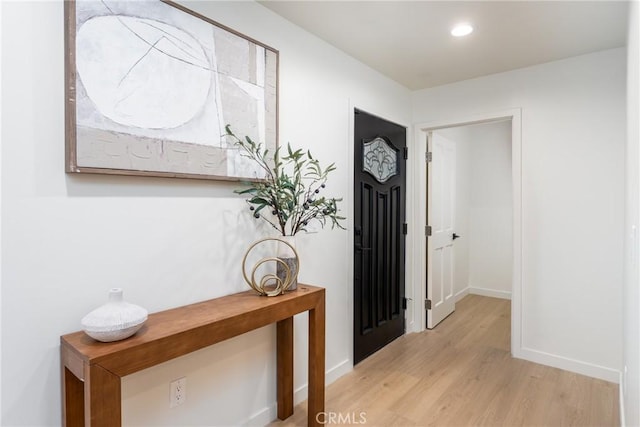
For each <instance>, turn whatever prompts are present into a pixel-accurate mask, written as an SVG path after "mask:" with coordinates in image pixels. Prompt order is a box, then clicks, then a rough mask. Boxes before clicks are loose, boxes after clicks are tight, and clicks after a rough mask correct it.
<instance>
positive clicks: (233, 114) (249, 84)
mask: <svg viewBox="0 0 640 427" xmlns="http://www.w3.org/2000/svg"><path fill="white" fill-rule="evenodd" d="M65 55H66V61H65V67H66V69H65V79H66V82H65V83H66V93H65V94H66V111H65V113H66V171H67V172H69V173H101V174H118V175H138V176H158V177H178V178H197V179H215V180H227V181H247V180H260V179H262V178H264V177H263V175H262V172H261V171H260V170H258V169H257V168H256V165H255V164H254V162H252V161H251V160H250V159H247V158H246V157H245V156H243V155H242V153H241V151H239V150H238V148H237V147H236V146H235V145H234V144H233V143H231V142H229V141H227V138H225V137H224V134H225V129H224V127H225V126H226V125H227V124H229V125H231V127H232V129H233V131H234V133H235V134H237V135H242V136H245V135H247V136H249V137H251V138H252V139H253V140H255V141H258V142H260V143H263V144H264V145H265V147H266V148H269V149H274V148H275V147H276V146H277V141H278V57H279V53H278V51H277V50H275V49H273V48H271V47H269V46H267V45H264V44H262V43H260V42H258V41H256V40H254V39H252V38H249V37H247V36H245V35H243V34H240V33H238V32H236V31H234V30H232V29H230V28H228V27H226V26H224V25H221V24H219V23H217V22H215V21H213V20H211V19H209V18H207V17H205V16H202V15H200V14H198V13H196V12H193V11H191V10H189V9H187V8H185V7H183V6H181V5H178V4H176V3H173V2H171V1H167V0H155V1H145V2H132V1H126V2H123V1H111V0H101V1H95V0H92V1H84V0H70V1H65Z"/></svg>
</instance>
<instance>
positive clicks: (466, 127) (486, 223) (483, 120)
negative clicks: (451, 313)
mask: <svg viewBox="0 0 640 427" xmlns="http://www.w3.org/2000/svg"><path fill="white" fill-rule="evenodd" d="M520 129H521V112H520V110H519V109H514V110H509V111H503V112H498V113H493V114H485V115H481V116H474V117H469V118H463V119H460V120H450V121H447V120H443V121H440V122H433V123H425V124H419V125H417V126H416V134H415V136H416V139H415V141H416V149H417V151H418V156H416V157H417V158H421V159H420V160H422V161H421V162H419V163H416V164H415V165H414V179H415V182H416V185H415V190H414V191H415V193H414V194H415V196H416V198H417V199H418V200H417V203H416V208H415V209H414V214H415V217H414V221H415V223H416V224H417V225H418V228H421V227H422V226H424V228H425V233H424V234H425V235H424V236H418V238H416V239H415V240H414V246H413V248H414V254H415V255H414V256H415V258H414V271H413V274H414V275H415V277H416V278H417V279H418V280H416V281H415V282H414V287H413V289H412V291H413V295H414V296H415V300H417V301H418V302H419V301H424V302H425V309H424V310H422V309H421V307H420V306H417V307H416V310H415V311H414V313H415V321H414V325H415V327H414V331H415V332H420V331H422V330H424V329H425V328H426V327H427V324H428V321H429V319H428V317H429V311H428V309H427V308H428V307H429V303H431V307H432V308H433V307H434V306H435V302H434V301H433V300H431V301H430V298H432V297H433V296H434V295H433V293H432V292H433V286H434V283H433V281H432V279H433V273H437V275H440V277H442V276H441V275H442V268H443V266H444V267H446V268H452V270H451V276H450V278H449V279H448V280H450V281H449V282H447V281H444V282H443V283H444V284H446V285H448V289H446V290H443V288H442V284H443V283H436V286H439V290H440V292H441V295H440V296H438V295H435V297H440V298H441V299H444V298H445V297H448V298H449V299H451V300H452V302H454V303H455V300H456V299H458V300H460V299H461V298H463V297H464V296H465V295H467V294H468V293H474V294H480V295H486V296H492V297H500V298H505V299H508V298H509V297H510V299H511V353H512V355H513V356H514V357H519V354H520V350H521V348H522V345H521V330H520V327H521V316H522V313H521V308H520V307H521V289H522V280H521V246H522V243H521V229H522V225H521V223H522V212H521V204H522V203H521V199H522V195H521V182H522V176H521V139H520V134H521V133H520ZM474 133H475V136H474ZM434 134H435V135H436V137H437V138H445V139H448V140H455V139H458V140H460V141H462V142H460V143H459V144H456V146H459V148H460V150H459V152H460V154H461V155H462V157H461V159H459V163H461V164H463V165H464V164H467V165H469V164H470V163H471V162H474V166H475V167H476V170H475V171H473V170H471V169H469V168H467V170H466V171H464V172H463V173H462V175H461V176H457V175H458V174H456V176H454V177H453V178H452V179H453V180H454V184H453V185H454V186H455V187H462V188H461V189H460V188H457V189H459V190H460V191H461V194H459V195H458V196H456V198H455V199H453V202H452V203H453V204H454V206H455V205H456V204H457V205H462V207H463V208H464V205H465V203H466V205H467V206H466V208H467V211H466V212H465V213H466V223H465V221H461V218H458V221H454V222H453V223H452V224H451V225H452V227H453V228H457V229H456V230H454V229H451V230H447V233H450V234H449V235H448V236H447V238H448V240H449V241H450V242H453V241H455V242H454V243H453V247H452V248H451V254H452V255H453V261H452V262H451V263H449V264H447V262H449V261H448V260H447V258H446V257H440V258H436V260H437V262H439V263H440V264H439V266H438V265H436V266H434V265H433V259H434V258H433V249H434V248H433V243H432V242H431V240H432V237H427V234H428V232H429V229H428V227H427V226H431V227H432V228H431V233H432V236H433V233H434V228H433V225H432V224H431V223H430V221H431V220H432V217H430V216H429V215H428V214H429V213H432V212H429V210H430V208H432V207H433V205H431V206H430V205H429V204H428V203H429V198H430V197H431V196H433V193H434V192H435V191H432V194H430V195H429V193H428V184H429V181H428V178H429V174H430V173H431V172H433V170H432V171H431V172H430V171H429V167H431V165H432V163H430V164H429V166H425V164H426V163H425V159H426V158H427V153H428V152H429V151H428V148H429V145H430V144H431V145H433V138H434ZM465 134H466V135H465ZM492 134H493V137H494V138H492V137H491V135H492ZM499 135H502V136H503V137H504V138H499V137H498V138H495V137H496V136H499ZM509 137H510V138H509ZM483 138H484V139H486V140H488V141H493V142H488V143H485V144H487V145H486V146H484V147H483V146H481V144H478V145H476V146H473V142H474V141H475V142H478V141H480V140H482V139H483ZM505 138H508V140H506V139H505ZM482 145H484V144H482ZM491 145H493V149H492V148H491ZM499 147H501V148H500V150H501V151H499V152H498V153H497V156H498V158H496V157H495V155H496V153H495V152H492V150H496V149H497V148H499ZM421 153H424V156H423V155H421ZM506 157H508V158H506ZM496 162H499V163H496ZM465 173H466V174H467V176H466V177H465ZM509 175H510V176H509ZM461 177H462V178H461ZM509 178H510V180H509ZM461 179H464V181H465V182H464V184H466V185H467V188H464V185H462V186H461V184H463V182H456V181H457V180H461ZM465 193H466V194H465ZM431 202H432V203H433V201H431ZM455 202H457V203H455ZM492 202H493V205H492ZM458 207H460V206H458ZM472 213H473V218H471V215H472ZM463 215H464V214H463ZM504 222H508V223H510V227H504V226H503V227H496V226H495V225H496V223H498V225H499V223H503V225H504ZM440 226H442V224H440ZM441 228H442V229H445V227H441ZM491 229H493V230H494V233H496V234H495V235H494V236H491V234H490V233H491ZM463 230H464V234H463ZM487 233H489V234H488V235H487ZM454 234H455V235H456V237H455V238H454V236H453V235H454ZM458 237H459V238H458ZM463 240H464V241H463ZM456 245H457V247H455V246H456ZM483 245H484V247H486V246H487V245H493V246H494V249H495V250H494V251H487V250H485V251H480V252H478V250H479V249H478V248H480V250H481V249H482V248H483ZM474 248H476V252H475V253H472V252H471V251H472V250H473V249H474ZM456 255H457V256H456ZM455 258H460V259H458V265H457V268H453V265H454V264H453V263H455V262H456V261H455ZM443 259H444V260H445V261H447V262H443V261H442V260H443ZM434 267H435V269H434ZM438 268H439V270H438ZM429 281H431V283H428V282H429ZM441 282H442V281H441ZM465 282H466V284H465ZM428 284H429V285H431V289H430V292H428V291H427V285H428ZM445 317H446V315H445ZM431 320H434V319H431ZM436 320H437V319H436ZM436 324H437V322H436ZM433 326H435V325H434V324H433V322H432V324H431V325H430V326H429V327H433Z"/></svg>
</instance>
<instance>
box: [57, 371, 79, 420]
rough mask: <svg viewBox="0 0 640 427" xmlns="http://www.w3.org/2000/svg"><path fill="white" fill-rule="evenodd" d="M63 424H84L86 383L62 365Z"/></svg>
mask: <svg viewBox="0 0 640 427" xmlns="http://www.w3.org/2000/svg"><path fill="white" fill-rule="evenodd" d="M62 425H63V426H66V427H83V426H84V384H83V383H82V381H81V380H80V379H78V378H77V377H76V376H75V375H74V374H73V373H72V372H71V371H70V370H69V369H67V367H66V366H64V365H62Z"/></svg>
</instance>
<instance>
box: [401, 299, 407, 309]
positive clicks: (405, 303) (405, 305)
mask: <svg viewBox="0 0 640 427" xmlns="http://www.w3.org/2000/svg"><path fill="white" fill-rule="evenodd" d="M402 309H403V310H406V309H407V299H406V298H402Z"/></svg>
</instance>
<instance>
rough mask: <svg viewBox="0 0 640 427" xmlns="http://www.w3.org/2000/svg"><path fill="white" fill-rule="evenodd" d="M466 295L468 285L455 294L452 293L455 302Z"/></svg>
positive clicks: (467, 293)
mask: <svg viewBox="0 0 640 427" xmlns="http://www.w3.org/2000/svg"><path fill="white" fill-rule="evenodd" d="M467 295H469V287H468V286H467V287H466V288H464V289H463V290H461V291H458V292H456V294H455V295H454V298H455V299H456V302H458V301H460V300H461V299H462V298H464V297H466V296H467Z"/></svg>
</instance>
